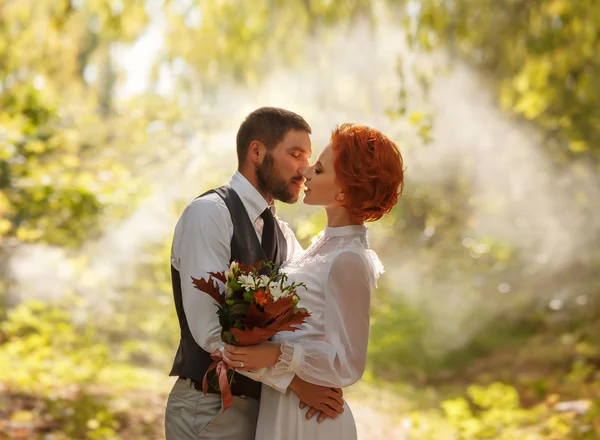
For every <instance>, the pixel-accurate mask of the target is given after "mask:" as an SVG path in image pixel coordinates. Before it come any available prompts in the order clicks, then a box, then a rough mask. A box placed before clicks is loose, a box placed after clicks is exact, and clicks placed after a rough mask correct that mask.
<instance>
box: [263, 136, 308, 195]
mask: <svg viewBox="0 0 600 440" xmlns="http://www.w3.org/2000/svg"><path fill="white" fill-rule="evenodd" d="M311 155H312V149H311V145H310V135H309V134H308V132H306V131H303V130H290V131H288V132H287V133H286V135H285V137H284V138H283V140H282V141H281V142H280V143H279V144H277V145H276V146H275V148H274V149H273V150H271V151H267V153H266V155H265V157H264V160H263V162H262V163H261V164H260V165H259V166H258V167H257V168H256V176H257V178H258V186H259V190H260V191H261V192H262V193H264V194H270V195H272V196H273V198H274V199H276V200H280V201H282V202H284V203H295V202H296V201H297V200H298V197H299V195H300V191H301V190H302V185H303V183H304V176H303V175H302V171H303V170H304V169H306V168H308V159H309V157H310V156H311Z"/></svg>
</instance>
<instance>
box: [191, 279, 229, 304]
mask: <svg viewBox="0 0 600 440" xmlns="http://www.w3.org/2000/svg"><path fill="white" fill-rule="evenodd" d="M191 278H192V283H193V284H194V287H195V288H196V289H198V290H201V291H202V292H205V293H208V294H209V295H210V296H211V297H212V298H213V299H214V300H215V301H216V302H217V303H219V305H223V304H225V295H224V294H222V293H221V291H220V289H219V287H218V286H217V282H216V281H215V280H214V279H212V277H210V278H209V279H208V281H207V280H205V279H204V278H200V279H197V278H194V277H191Z"/></svg>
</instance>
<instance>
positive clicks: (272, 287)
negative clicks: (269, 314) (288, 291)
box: [269, 283, 285, 301]
mask: <svg viewBox="0 0 600 440" xmlns="http://www.w3.org/2000/svg"><path fill="white" fill-rule="evenodd" d="M269 292H271V295H273V300H274V301H277V300H278V299H279V298H281V297H283V296H285V295H284V291H283V289H282V288H281V286H280V285H279V284H277V283H271V284H269Z"/></svg>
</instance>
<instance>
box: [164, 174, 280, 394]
mask: <svg viewBox="0 0 600 440" xmlns="http://www.w3.org/2000/svg"><path fill="white" fill-rule="evenodd" d="M213 192H214V193H217V194H218V195H219V197H221V198H222V199H223V201H224V202H225V204H226V205H227V208H228V209H229V213H230V214H231V221H232V222H233V236H232V237H231V258H230V262H232V261H233V260H237V261H239V262H241V263H244V264H255V263H258V262H259V261H261V260H265V259H266V257H265V253H264V251H263V248H262V246H261V244H260V242H259V240H258V237H257V236H256V230H255V228H254V225H253V224H252V222H251V221H250V217H249V215H248V212H247V211H246V208H245V207H244V204H243V203H242V201H241V199H240V197H239V196H238V195H237V193H236V192H235V191H234V190H233V189H231V188H230V187H229V186H222V187H220V188H216V189H213V190H210V191H208V192H206V193H204V194H202V195H201V196H199V197H202V196H204V195H206V194H209V193H213ZM276 231H277V252H276V256H275V260H276V261H274V263H276V264H279V265H281V264H282V263H283V262H284V261H285V257H286V254H287V246H286V242H285V237H284V235H283V232H282V231H281V229H280V228H279V225H277V224H276ZM171 280H172V283H173V295H174V297H175V309H176V310H177V318H178V319H179V327H180V329H181V339H180V341H179V348H178V349H177V354H176V355H175V361H174V362H173V368H172V369H171V373H170V374H169V375H170V376H180V377H185V378H188V377H189V378H190V379H192V380H194V381H196V382H202V379H203V377H204V374H205V373H206V370H207V369H208V367H209V366H210V364H212V363H213V360H212V359H211V357H210V354H209V353H208V352H206V351H204V350H203V349H202V348H201V347H200V346H199V345H198V344H196V341H195V340H194V338H193V336H192V333H191V332H190V328H189V326H188V323H187V319H186V316H185V313H184V311H183V300H182V295H181V282H182V280H181V278H180V276H179V272H178V271H177V270H176V269H175V268H174V267H173V266H171ZM183 282H188V283H191V282H192V280H183ZM198 293H199V294H201V292H198ZM214 307H215V315H216V312H217V307H216V306H214ZM210 374H214V370H213V372H211V373H210ZM209 383H210V381H209ZM231 391H232V394H233V395H234V396H240V395H244V396H249V397H253V398H255V399H259V398H260V383H258V382H255V381H253V380H251V379H248V378H247V377H245V376H242V375H241V374H238V373H235V375H234V383H233V385H232V387H231Z"/></svg>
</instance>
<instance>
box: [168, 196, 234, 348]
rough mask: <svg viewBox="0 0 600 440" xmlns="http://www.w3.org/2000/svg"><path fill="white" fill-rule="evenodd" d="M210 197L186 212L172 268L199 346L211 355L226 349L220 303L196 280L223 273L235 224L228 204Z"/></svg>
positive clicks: (175, 241)
mask: <svg viewBox="0 0 600 440" xmlns="http://www.w3.org/2000/svg"><path fill="white" fill-rule="evenodd" d="M219 202H220V200H219V201H217V200H213V199H211V198H209V196H207V197H203V198H200V199H197V200H195V201H194V202H192V203H191V204H190V205H188V207H187V208H186V209H185V210H184V212H183V214H182V215H181V218H180V219H179V222H178V223H177V226H176V227H175V234H174V238H173V248H172V253H171V264H172V265H173V267H174V268H175V269H177V270H178V271H179V276H180V278H181V293H182V300H183V310H184V312H185V317H186V319H187V323H188V326H189V328H190V331H191V333H192V336H193V337H194V340H195V341H196V343H197V344H198V345H199V346H200V347H202V349H203V350H205V351H207V352H209V353H211V352H213V351H214V350H215V349H217V348H222V347H223V343H222V342H221V326H220V325H219V321H218V318H217V314H216V312H217V303H216V301H215V300H214V299H213V298H211V297H210V296H209V295H208V294H206V293H203V292H201V291H200V290H198V289H196V288H195V287H194V285H193V283H192V277H194V278H196V279H199V278H206V277H207V276H208V272H217V271H223V270H225V269H226V268H227V266H228V265H229V260H230V256H231V235H232V234H233V223H232V221H231V216H230V214H229V210H228V209H227V206H226V205H225V203H219Z"/></svg>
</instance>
